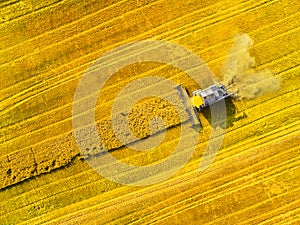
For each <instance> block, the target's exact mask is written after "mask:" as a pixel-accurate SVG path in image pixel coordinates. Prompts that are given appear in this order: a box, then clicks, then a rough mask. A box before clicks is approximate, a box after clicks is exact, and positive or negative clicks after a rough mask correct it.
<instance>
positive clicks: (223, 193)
mask: <svg viewBox="0 0 300 225" xmlns="http://www.w3.org/2000/svg"><path fill="white" fill-rule="evenodd" d="M254 148H255V147H254ZM297 149H299V147H298V148H297ZM288 151H290V149H289V150H288ZM279 155H280V154H279ZM277 156H278V155H276V157H277ZM272 158H273V157H272ZM297 159H299V157H298V158H296V159H294V158H293V159H292V160H289V161H288V162H283V163H282V164H283V165H281V164H280V165H278V167H279V168H281V167H283V168H285V169H290V168H293V167H289V168H286V167H284V166H286V165H290V164H292V165H297V164H298V167H297V168H299V162H298V161H297ZM276 166H277V165H276ZM276 166H274V167H276ZM285 169H282V171H280V172H279V173H275V171H272V170H271V172H270V173H265V171H264V170H261V171H255V174H256V173H258V172H261V174H264V175H265V176H266V177H268V178H267V180H269V179H272V176H278V175H280V174H281V173H284V172H285V171H284V170H285ZM294 169H295V168H294ZM245 170H247V169H245ZM266 170H268V169H266ZM276 172H277V171H276ZM272 173H274V174H275V175H274V174H273V175H269V174H272ZM241 179H243V177H241ZM264 180H266V179H264ZM234 182H237V180H234ZM259 182H260V181H258V182H255V184H258V183H259ZM232 183H233V182H232ZM231 185H232V184H231V182H229V183H226V184H225V185H221V186H218V187H217V188H216V189H221V191H218V190H215V189H212V190H209V191H207V192H204V193H200V194H197V195H192V194H190V195H189V196H192V197H190V198H185V199H184V200H183V201H179V202H177V203H175V204H174V203H172V204H168V203H167V205H170V206H169V207H165V208H163V209H162V210H161V211H156V212H155V213H152V214H150V215H149V216H144V217H143V218H142V219H141V220H138V221H135V222H133V223H132V224H138V223H141V222H143V223H145V221H146V220H147V224H148V222H149V219H151V218H152V219H153V220H152V221H150V222H149V224H152V223H155V222H157V221H160V219H166V218H168V217H170V216H172V215H174V214H177V213H181V212H183V211H186V210H190V209H191V208H193V207H198V206H199V205H201V204H206V203H207V202H208V201H213V200H214V199H217V198H222V197H224V196H226V195H228V194H229V193H230V192H228V189H230V188H231V190H233V191H232V192H238V191H239V190H241V189H245V188H247V187H250V186H254V184H252V183H249V184H248V183H247V185H245V184H244V183H243V182H241V183H240V184H239V185H236V186H233V187H230V186H231ZM208 186H209V185H208ZM224 186H228V188H224ZM237 186H238V188H237ZM223 188H224V190H222V189H223ZM197 190H199V188H198V187H195V188H194V190H190V191H191V192H192V193H193V192H194V191H195V192H196V191H197ZM299 190H300V189H299ZM210 192H212V193H214V192H218V193H216V194H215V195H210ZM182 195H183V196H184V195H185V193H182ZM201 195H208V196H209V197H210V198H211V197H213V199H209V200H207V201H205V200H206V199H205V198H204V199H201V198H200V196H201ZM178 198H179V197H178V196H173V197H171V198H170V199H171V201H172V200H173V199H174V200H176V199H178ZM197 199H199V201H201V203H200V202H198V201H197ZM266 201H269V199H266ZM189 202H191V203H190V204H189ZM263 203H264V202H259V203H257V204H256V205H253V206H252V207H253V208H254V207H256V206H257V205H260V204H263ZM159 204H162V203H158V204H157V205H159ZM180 205H182V207H180ZM178 206H179V207H180V208H178ZM153 207H155V205H154V206H153ZM252 207H250V209H251V208H252ZM171 209H174V210H173V211H170V210H171ZM246 210H249V208H246V209H244V211H246ZM145 211H147V210H145ZM241 211H243V210H241ZM138 213H141V214H143V212H140V211H138ZM235 213H240V212H239V211H238V212H235ZM233 214H234V213H233ZM158 215H162V216H161V217H159V216H158ZM230 215H231V214H228V216H230ZM222 219H223V218H222ZM156 220H157V221H156ZM209 224H210V223H209Z"/></svg>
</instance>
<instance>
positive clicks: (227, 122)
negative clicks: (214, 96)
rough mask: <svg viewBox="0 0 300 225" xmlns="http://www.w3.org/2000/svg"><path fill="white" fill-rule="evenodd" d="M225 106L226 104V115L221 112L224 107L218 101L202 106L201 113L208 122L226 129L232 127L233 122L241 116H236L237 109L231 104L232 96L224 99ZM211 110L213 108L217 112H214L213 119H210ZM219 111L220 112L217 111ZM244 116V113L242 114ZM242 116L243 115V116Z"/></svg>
mask: <svg viewBox="0 0 300 225" xmlns="http://www.w3.org/2000/svg"><path fill="white" fill-rule="evenodd" d="M225 106H226V116H225V118H224V115H222V114H221V113H223V112H224V108H223V106H222V105H221V104H220V103H215V104H214V105H212V106H210V107H207V108H204V109H203V110H202V111H201V113H202V115H203V116H204V117H205V119H206V120H207V121H208V122H209V124H210V125H211V126H212V127H214V128H216V127H217V126H220V127H221V128H222V129H226V128H228V127H232V126H233V124H234V122H235V121H237V120H240V119H242V118H236V112H237V109H236V107H235V105H234V104H233V101H232V98H231V97H230V98H226V99H225ZM211 110H214V111H215V112H217V113H214V119H213V121H212V116H211ZM218 112H220V113H218ZM243 116H245V115H243ZM243 118H244V117H243Z"/></svg>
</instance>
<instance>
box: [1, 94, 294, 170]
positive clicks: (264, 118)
mask: <svg viewBox="0 0 300 225" xmlns="http://www.w3.org/2000/svg"><path fill="white" fill-rule="evenodd" d="M283 98H285V96H283ZM275 100H276V98H275ZM275 100H274V101H275ZM275 102H278V101H275ZM283 102H286V101H283ZM265 104H270V102H265ZM298 105H299V104H298V103H296V104H294V105H289V106H286V109H285V110H279V111H276V112H273V113H271V114H268V115H263V116H262V117H261V118H259V119H255V120H254V121H250V122H249V123H247V124H246V125H244V126H241V127H239V128H237V129H236V130H238V131H239V130H240V129H246V128H247V127H249V126H254V124H257V123H261V121H264V120H266V119H267V118H272V117H274V116H277V115H278V114H279V115H281V114H282V113H284V114H283V115H287V114H288V113H287V114H286V113H285V111H288V112H289V111H291V112H292V111H294V109H295V107H296V108H297V107H298ZM260 107H263V106H262V105H260ZM295 110H297V109H295ZM254 111H255V110H254ZM252 116H253V115H252ZM234 132H236V131H233V133H234ZM227 133H228V134H230V133H231V131H229V132H227ZM62 136H63V135H62ZM240 138H241V137H239V139H240ZM55 139H56V138H51V139H48V140H44V141H43V142H41V143H39V144H35V145H31V146H30V149H31V148H33V147H35V148H36V147H38V146H39V145H41V144H43V143H47V142H49V141H50V140H55ZM236 141H241V140H236ZM26 149H28V148H23V149H21V150H18V151H16V152H22V153H21V154H23V153H24V151H26ZM30 149H29V150H30ZM16 152H15V153H16ZM11 154H14V153H11ZM1 158H3V160H5V159H6V156H4V157H1ZM61 166H62V165H61ZM17 171H18V170H17ZM43 173H44V172H43Z"/></svg>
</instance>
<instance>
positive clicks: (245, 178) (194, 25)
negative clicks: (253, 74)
mask: <svg viewBox="0 0 300 225" xmlns="http://www.w3.org/2000/svg"><path fill="white" fill-rule="evenodd" d="M299 10H300V3H299V1H297V0H290V1H287V0H267V1H266V0H264V1H252V0H234V1H227V0H219V1H210V0H208V1H197V0H194V1H193V0H188V1H171V0H156V1H155V0H153V1H151V0H149V1H142V0H137V1H131V0H129V1H124V0H123V1H92V0H91V1H72V0H69V1H59V0H51V1H45V2H42V3H41V1H36V0H31V1H29V0H26V1H2V2H1V3H0V74H1V77H2V78H1V83H0V115H1V121H0V178H1V182H0V188H1V190H0V224H298V223H299V222H300V217H299V215H300V210H299V208H300V201H299V195H300V189H299V188H300V183H299V180H300V167H299V166H300V161H299V152H300V149H299V144H300V141H299V135H300V131H299V128H300V124H299V111H300V108H299V107H300V105H299V103H300V97H299V96H300V91H299V90H300V89H299V86H300V76H299V72H300V69H299V65H300V53H299V47H300V39H299V24H300V20H299V17H300V16H299V15H300V14H299ZM238 33H247V34H248V35H249V36H250V37H251V38H252V39H253V41H254V45H253V46H252V47H251V49H250V52H251V54H252V55H253V56H254V57H255V59H256V66H255V69H256V70H258V71H263V70H264V69H269V70H271V71H272V74H273V75H272V76H274V77H276V78H278V79H280V88H279V90H277V91H273V92H269V93H265V94H264V95H261V96H258V97H256V98H254V99H249V100H242V101H240V100H232V102H231V104H230V105H228V106H227V108H228V112H227V113H228V117H229V121H228V127H227V130H226V134H225V138H224V143H223V145H222V148H221V149H220V151H219V153H218V155H217V157H216V158H215V160H214V162H213V163H212V164H211V165H210V166H209V167H208V169H206V170H205V171H203V172H200V171H199V163H200V161H201V157H202V155H203V152H204V150H205V147H206V145H207V141H208V139H209V133H210V129H211V128H210V123H209V121H208V119H207V116H206V115H200V119H201V122H202V128H201V130H200V135H199V144H198V145H197V146H196V150H195V152H194V155H193V156H192V158H191V160H190V161H189V163H188V164H186V165H185V166H184V168H183V169H181V170H180V171H179V172H178V173H177V174H176V175H175V176H173V177H171V178H170V179H168V180H166V181H164V182H162V183H159V184H155V185H152V186H147V187H131V186H123V185H120V184H117V183H114V182H112V181H109V180H107V179H106V178H104V177H102V176H100V175H99V174H97V173H96V172H95V171H94V170H93V169H92V168H91V167H90V166H89V165H88V164H87V162H86V161H85V160H84V159H83V157H82V156H81V154H80V150H79V149H78V147H77V145H76V141H75V139H74V134H73V131H72V106H73V98H74V93H75V90H76V87H77V85H78V82H79V80H80V78H81V76H82V75H83V74H84V72H85V71H86V70H87V69H88V68H89V66H90V65H91V64H92V63H93V62H94V60H96V59H97V58H98V57H100V56H101V54H103V53H105V52H107V51H108V50H111V49H113V48H115V47H117V46H121V45H122V44H126V43H129V42H132V41H138V40H144V39H154V40H166V41H170V42H172V43H175V44H179V45H182V46H184V47H186V48H188V49H190V50H191V51H193V52H194V53H196V54H197V55H199V56H200V57H201V58H202V59H203V60H204V61H205V62H206V63H207V64H208V66H209V67H210V68H211V70H212V71H213V73H214V74H215V76H216V77H217V78H218V79H219V80H222V79H223V77H222V73H221V72H220V71H221V70H222V66H223V65H224V62H225V61H226V59H227V57H228V54H229V53H230V49H231V47H232V45H233V38H234V37H235V36H236V35H237V34H238ZM148 75H156V76H159V77H164V78H168V79H170V80H172V81H174V82H175V83H178V84H179V83H182V84H183V85H184V86H186V87H187V88H188V89H189V90H194V89H195V88H197V85H196V84H195V83H194V82H193V81H192V80H191V79H190V78H189V77H188V76H187V74H186V73H184V72H183V71H180V70H179V69H176V68H174V67H172V66H168V65H164V64H159V63H151V62H149V63H138V64H134V65H131V66H128V67H126V68H124V69H122V70H120V71H118V72H117V73H116V74H115V75H114V76H113V77H112V78H111V79H110V80H109V82H108V83H107V85H106V86H105V88H104V90H103V91H102V92H101V94H100V96H99V98H98V99H99V100H98V105H99V106H98V108H97V110H96V119H97V125H98V130H99V133H101V134H102V135H103V136H105V137H106V138H105V140H106V143H105V144H106V145H108V146H107V147H108V148H109V149H113V150H114V151H113V152H112V154H113V155H114V156H115V157H116V158H118V159H120V160H122V161H123V162H127V163H133V164H137V165H145V164H148V163H153V162H155V161H157V160H161V159H163V158H165V157H167V156H168V155H169V154H171V152H172V149H174V146H176V144H177V143H178V140H179V138H185V135H188V134H182V135H181V136H179V133H180V129H179V126H178V125H179V124H180V121H179V120H178V117H177V116H176V111H174V108H172V107H170V106H169V105H168V104H167V103H165V102H163V101H160V100H158V99H146V100H145V101H142V102H139V104H137V105H136V106H135V108H134V109H133V110H132V111H131V114H130V115H129V118H130V120H131V121H132V123H133V124H137V126H133V127H132V130H133V133H135V134H136V135H137V136H138V137H140V138H144V137H146V136H147V135H149V130H148V129H147V126H145V124H147V121H148V120H147V118H152V117H155V116H161V117H162V118H163V120H164V121H165V123H166V124H167V126H168V130H167V134H166V137H165V140H164V142H163V144H161V145H160V146H159V147H158V148H156V149H155V150H151V151H149V152H139V153H136V152H133V151H131V150H130V149H128V148H127V147H124V146H123V145H122V144H121V143H119V142H118V141H117V140H116V138H115V137H114V134H113V131H112V130H111V128H110V124H109V122H108V121H109V120H110V109H111V106H112V103H113V100H114V98H115V97H116V96H117V95H118V93H119V92H120V91H121V89H122V88H123V87H125V86H126V84H128V83H130V82H131V81H133V80H135V79H137V78H141V77H146V76H148ZM153 86H155V84H153ZM145 88H146V87H145ZM124 97H126V96H124ZM100 105H101V110H100ZM138 118H143V119H138Z"/></svg>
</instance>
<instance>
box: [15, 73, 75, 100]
mask: <svg viewBox="0 0 300 225" xmlns="http://www.w3.org/2000/svg"><path fill="white" fill-rule="evenodd" d="M75 77H77V76H75ZM67 79H69V78H67ZM61 82H62V81H61ZM64 82H65V81H64ZM30 90H31V89H30ZM28 91H29V90H28ZM21 93H22V92H20V93H19V95H20V94H21ZM25 101H26V99H25Z"/></svg>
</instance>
